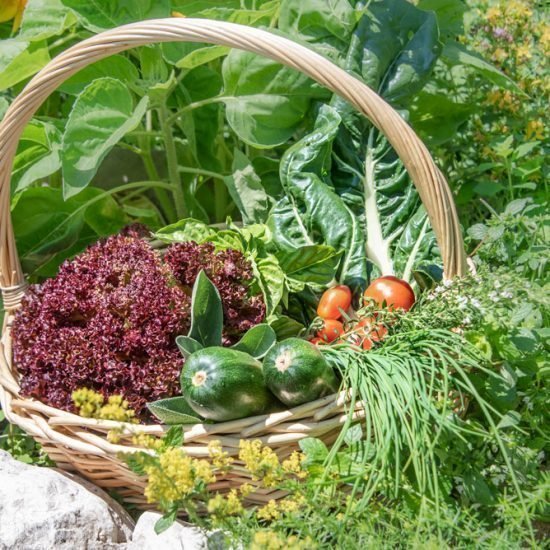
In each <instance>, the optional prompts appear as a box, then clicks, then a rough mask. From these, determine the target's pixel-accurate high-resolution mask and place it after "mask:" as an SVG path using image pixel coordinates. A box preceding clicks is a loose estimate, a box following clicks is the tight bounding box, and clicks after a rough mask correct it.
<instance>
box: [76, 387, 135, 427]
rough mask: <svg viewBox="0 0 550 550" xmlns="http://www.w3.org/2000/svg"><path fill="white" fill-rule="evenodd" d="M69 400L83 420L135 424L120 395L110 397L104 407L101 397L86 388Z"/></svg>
mask: <svg viewBox="0 0 550 550" xmlns="http://www.w3.org/2000/svg"><path fill="white" fill-rule="evenodd" d="M71 398H72V400H73V403H74V404H75V407H77V408H78V413H79V414H80V416H83V417H84V418H98V419H100V420H118V421H120V422H137V420H136V419H135V418H134V416H135V412H134V411H133V410H132V409H130V408H129V405H128V401H126V400H125V399H123V398H122V396H121V395H111V396H110V397H109V399H108V400H107V404H106V405H104V402H105V398H104V397H103V395H101V394H100V393H98V392H95V391H94V390H91V389H88V388H80V389H78V390H75V391H74V392H73V393H72V395H71Z"/></svg>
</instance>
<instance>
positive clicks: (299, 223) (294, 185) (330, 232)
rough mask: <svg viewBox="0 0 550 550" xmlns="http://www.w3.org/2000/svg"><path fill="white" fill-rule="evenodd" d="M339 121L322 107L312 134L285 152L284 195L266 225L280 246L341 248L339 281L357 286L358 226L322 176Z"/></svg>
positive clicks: (361, 255) (361, 263) (361, 277)
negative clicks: (319, 245)
mask: <svg viewBox="0 0 550 550" xmlns="http://www.w3.org/2000/svg"><path fill="white" fill-rule="evenodd" d="M339 124H340V117H339V116H338V114H337V113H336V111H334V109H332V108H331V107H329V106H327V105H325V106H323V107H321V110H320V111H319V116H318V117H317V121H316V124H315V128H314V130H313V132H312V133H311V134H309V135H307V136H306V137H304V138H303V139H301V140H300V141H299V142H298V143H296V144H295V145H293V146H292V147H290V148H289V149H288V150H287V151H286V152H285V154H284V156H283V158H282V160H281V181H282V183H283V187H284V189H285V192H286V197H285V198H283V199H282V200H281V201H279V202H278V203H277V204H276V206H275V207H274V209H273V210H272V211H271V214H270V220H269V225H270V228H271V230H272V231H273V237H274V240H275V242H276V243H277V245H278V246H279V247H280V248H282V249H283V250H293V249H295V248H297V247H300V246H304V245H310V246H311V245H313V244H315V243H317V242H322V243H324V244H326V245H329V246H331V247H333V248H334V249H335V250H338V251H340V250H342V251H343V257H342V261H341V265H340V280H341V281H342V282H345V283H346V284H351V285H352V286H356V285H362V284H363V283H365V281H366V277H367V272H366V262H365V252H364V244H363V243H364V239H363V234H362V230H361V227H360V226H359V223H358V221H357V219H356V218H355V216H354V215H353V213H352V212H351V211H350V209H349V208H348V206H346V204H345V203H344V201H343V200H342V198H341V197H339V196H338V195H337V194H336V193H335V192H334V190H333V188H332V187H331V186H330V184H329V183H330V182H328V181H327V180H326V174H327V172H328V171H329V170H330V160H331V159H330V155H331V150H332V142H333V140H334V138H335V136H336V133H337V132H338V128H339ZM327 184H328V185H327Z"/></svg>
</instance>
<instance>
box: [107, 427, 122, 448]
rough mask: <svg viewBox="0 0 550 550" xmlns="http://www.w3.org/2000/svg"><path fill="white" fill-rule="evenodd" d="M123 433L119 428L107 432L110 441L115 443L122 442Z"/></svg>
mask: <svg viewBox="0 0 550 550" xmlns="http://www.w3.org/2000/svg"><path fill="white" fill-rule="evenodd" d="M121 435H122V433H121V431H120V430H117V429H113V430H109V431H108V432H107V441H108V442H109V443H113V444H115V445H116V444H117V443H120V437H121Z"/></svg>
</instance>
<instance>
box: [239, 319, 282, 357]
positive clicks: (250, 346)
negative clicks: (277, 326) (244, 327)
mask: <svg viewBox="0 0 550 550" xmlns="http://www.w3.org/2000/svg"><path fill="white" fill-rule="evenodd" d="M276 341H277V335H276V334H275V331H274V330H273V329H272V328H271V327H270V326H269V325H266V324H263V323H262V324H259V325H256V326H255V327H252V328H251V329H250V330H248V331H247V332H246V334H244V336H243V337H242V338H241V339H240V340H239V341H238V342H237V343H236V344H235V345H233V346H232V348H233V349H236V350H239V351H243V352H245V353H248V354H249V355H252V357H255V358H256V359H260V358H261V357H263V356H264V355H265V354H266V353H267V352H268V351H269V349H270V348H271V346H273V344H275V342H276Z"/></svg>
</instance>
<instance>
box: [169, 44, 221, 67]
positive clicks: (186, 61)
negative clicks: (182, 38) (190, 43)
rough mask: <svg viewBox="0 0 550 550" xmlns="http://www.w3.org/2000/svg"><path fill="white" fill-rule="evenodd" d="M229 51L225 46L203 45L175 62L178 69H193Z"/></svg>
mask: <svg viewBox="0 0 550 550" xmlns="http://www.w3.org/2000/svg"><path fill="white" fill-rule="evenodd" d="M230 51H231V49H230V48H228V47H227V46H205V47H204V48H198V49H196V50H193V51H192V52H189V53H188V54H186V55H185V56H183V57H182V58H181V59H180V60H179V61H178V62H177V63H176V67H178V68H179V69H195V68H196V67H200V66H201V65H205V64H206V63H210V62H211V61H214V60H215V59H219V58H220V57H224V56H226V55H227V54H228V53H229V52H230Z"/></svg>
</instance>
